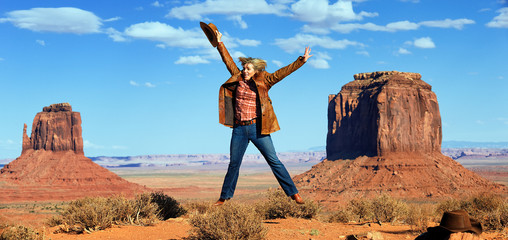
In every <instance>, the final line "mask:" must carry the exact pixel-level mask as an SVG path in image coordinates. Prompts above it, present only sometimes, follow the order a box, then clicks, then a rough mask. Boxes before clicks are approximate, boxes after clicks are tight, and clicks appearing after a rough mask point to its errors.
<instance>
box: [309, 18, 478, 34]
mask: <svg viewBox="0 0 508 240" xmlns="http://www.w3.org/2000/svg"><path fill="white" fill-rule="evenodd" d="M474 23H475V21H473V20H470V19H465V18H462V19H455V20H452V19H445V20H435V21H423V22H419V23H414V22H410V21H407V20H405V21H398V22H392V23H388V24H386V25H385V26H382V25H377V24H374V23H370V22H369V23H337V24H333V25H330V26H329V27H326V29H324V28H319V27H315V26H312V25H305V26H304V27H303V31H304V32H312V33H317V34H326V33H328V32H329V29H330V30H333V31H336V32H340V33H350V32H352V31H356V30H366V31H380V32H397V31H410V30H417V29H419V28H420V26H425V27H439V28H455V29H458V30H461V29H463V28H464V25H466V24H474Z"/></svg>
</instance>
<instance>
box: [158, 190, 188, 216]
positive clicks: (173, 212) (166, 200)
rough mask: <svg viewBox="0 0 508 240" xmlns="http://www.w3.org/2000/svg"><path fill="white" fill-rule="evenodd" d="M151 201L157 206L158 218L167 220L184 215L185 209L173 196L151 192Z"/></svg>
mask: <svg viewBox="0 0 508 240" xmlns="http://www.w3.org/2000/svg"><path fill="white" fill-rule="evenodd" d="M150 196H151V198H152V200H151V201H152V202H153V203H155V204H157V206H158V208H159V214H158V216H159V218H161V219H162V220H168V219H170V218H177V217H180V216H182V215H184V214H185V213H186V212H187V211H186V210H185V209H184V208H183V207H182V206H180V203H178V201H176V200H175V199H174V198H172V197H170V196H168V195H166V194H164V193H163V192H153V193H151V194H150Z"/></svg>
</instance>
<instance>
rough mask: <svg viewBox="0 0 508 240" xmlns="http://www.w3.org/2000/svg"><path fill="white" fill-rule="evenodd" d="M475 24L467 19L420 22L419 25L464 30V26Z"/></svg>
mask: <svg viewBox="0 0 508 240" xmlns="http://www.w3.org/2000/svg"><path fill="white" fill-rule="evenodd" d="M474 23H475V21H473V20H470V19H466V18H461V19H455V20H452V19H449V18H447V19H445V20H436V21H423V22H420V23H419V24H420V25H421V26H426V27H438V28H455V29H458V30H461V29H462V28H464V25H466V24H474Z"/></svg>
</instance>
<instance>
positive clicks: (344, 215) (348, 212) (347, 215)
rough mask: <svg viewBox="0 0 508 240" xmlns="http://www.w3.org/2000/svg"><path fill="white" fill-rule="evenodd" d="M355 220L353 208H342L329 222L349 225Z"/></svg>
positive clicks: (333, 214)
mask: <svg viewBox="0 0 508 240" xmlns="http://www.w3.org/2000/svg"><path fill="white" fill-rule="evenodd" d="M355 218H356V216H355V215H354V213H353V212H352V209H351V208H349V207H344V206H341V207H339V209H338V210H337V211H334V212H333V213H332V214H331V215H330V216H329V218H328V222H337V223H348V222H351V221H354V219H355Z"/></svg>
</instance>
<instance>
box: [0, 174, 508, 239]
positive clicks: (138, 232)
mask: <svg viewBox="0 0 508 240" xmlns="http://www.w3.org/2000/svg"><path fill="white" fill-rule="evenodd" d="M290 171H291V174H292V175H294V174H298V173H299V172H301V171H302V170H301V169H297V170H293V171H292V170H290ZM115 172H116V173H117V174H119V175H120V176H122V177H123V178H125V179H127V180H129V181H132V182H136V183H139V184H142V185H145V186H147V187H151V188H154V189H156V190H161V191H164V192H165V193H166V194H168V195H170V196H172V197H174V198H176V199H177V200H179V201H180V202H188V201H211V202H212V201H214V200H215V199H216V198H217V197H218V194H219V191H220V186H221V184H222V179H223V177H224V172H223V171H222V170H221V169H215V170H212V171H202V172H198V173H196V172H189V171H186V170H180V171H174V170H173V171H167V170H155V169H147V170H146V171H139V169H131V170H129V169H119V170H116V171H115ZM484 174H485V175H490V177H492V175H491V174H490V173H489V172H485V173H484ZM496 177H499V176H496ZM492 180H494V179H492ZM496 180H498V181H499V180H500V179H496ZM499 182H506V176H501V181H499ZM271 187H272V188H276V187H278V184H277V182H276V180H275V178H274V177H273V175H272V174H271V173H270V172H267V171H266V169H261V170H255V171H254V170H252V171H250V170H248V171H243V172H242V173H241V176H240V179H239V182H238V188H237V194H236V196H235V199H236V200H237V201H240V202H244V203H249V202H252V201H256V200H259V199H258V198H259V197H260V196H261V195H262V193H264V192H266V190H267V189H268V188H271ZM64 204H65V203H63V202H49V203H41V202H29V203H16V204H1V203H0V226H2V225H3V226H5V225H12V224H22V225H26V226H31V227H33V228H36V229H44V231H45V233H46V234H45V235H46V239H55V240H56V239H66V240H67V239H70V240H72V239H99V240H100V239H122V240H123V239H127V240H128V239H136V240H137V239H164V240H170V239H186V238H187V239H188V237H189V234H190V233H189V231H190V230H191V226H190V225H189V223H188V221H187V218H178V219H170V220H167V221H162V222H159V223H157V224H155V225H154V226H147V227H142V226H114V227H112V228H109V229H106V230H102V231H98V232H94V233H92V234H80V235H76V234H63V233H58V234H55V233H53V232H54V230H55V229H56V228H48V227H47V226H46V225H45V222H46V221H47V219H49V218H50V217H52V216H54V215H56V212H57V211H58V210H59V209H61V208H62V207H63V205H64ZM264 225H265V226H266V227H267V228H268V233H267V236H266V239H277V240H278V239H292V240H298V239H306V240H308V239H346V236H348V235H351V234H354V235H360V236H362V235H366V234H367V233H369V232H370V233H375V234H380V235H381V236H382V237H383V239H385V240H387V239H388V240H390V239H394V240H401V239H414V238H415V237H416V234H415V233H413V232H411V231H410V230H411V229H410V227H409V226H407V225H390V224H383V225H382V226H380V225H379V224H361V225H360V224H340V223H328V222H324V221H319V220H315V219H314V220H305V219H278V220H269V221H265V222H264ZM0 232H1V230H0ZM501 234H502V233H501V232H497V233H484V234H483V235H482V237H483V239H486V240H494V239H495V240H500V239H508V229H505V231H504V235H501ZM503 236H504V237H503Z"/></svg>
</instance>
